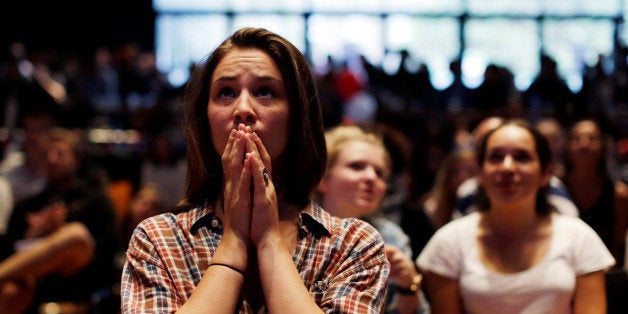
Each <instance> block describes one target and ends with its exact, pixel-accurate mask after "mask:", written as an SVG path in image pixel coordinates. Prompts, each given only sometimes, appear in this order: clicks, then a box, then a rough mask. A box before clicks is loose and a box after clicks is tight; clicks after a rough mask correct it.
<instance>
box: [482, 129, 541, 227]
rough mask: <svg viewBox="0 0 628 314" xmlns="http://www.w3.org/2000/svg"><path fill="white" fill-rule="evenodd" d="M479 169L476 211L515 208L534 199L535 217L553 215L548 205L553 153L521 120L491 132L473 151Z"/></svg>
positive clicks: (534, 130) (535, 130) (538, 133)
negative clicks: (503, 207)
mask: <svg viewBox="0 0 628 314" xmlns="http://www.w3.org/2000/svg"><path fill="white" fill-rule="evenodd" d="M476 156H477V162H478V165H480V175H479V178H480V182H481V183H480V189H479V190H478V195H477V200H476V202H477V204H478V210H480V211H488V210H490V209H491V208H493V207H495V206H503V205H505V204H506V206H511V205H516V204H518V203H521V202H525V201H526V200H528V199H530V197H533V198H534V206H535V211H536V213H537V215H540V216H544V215H548V214H549V213H551V212H552V210H553V207H552V206H551V205H550V204H549V203H548V201H547V193H548V189H549V178H550V176H551V173H552V152H551V149H550V146H549V143H548V141H547V138H546V137H545V136H544V135H543V134H541V133H540V132H539V131H538V130H537V129H536V128H535V127H534V126H532V125H531V124H530V123H528V122H527V121H524V120H519V119H517V120H508V121H506V122H504V123H503V124H501V125H500V126H498V127H497V128H495V129H493V130H492V131H490V132H489V133H488V134H487V135H486V136H485V137H484V138H483V139H482V141H481V142H480V143H479V145H478V147H477V151H476Z"/></svg>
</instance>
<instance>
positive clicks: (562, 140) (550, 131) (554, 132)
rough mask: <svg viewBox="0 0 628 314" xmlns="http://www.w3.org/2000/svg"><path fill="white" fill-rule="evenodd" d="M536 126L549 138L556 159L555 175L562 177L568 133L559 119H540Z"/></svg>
mask: <svg viewBox="0 0 628 314" xmlns="http://www.w3.org/2000/svg"><path fill="white" fill-rule="evenodd" d="M534 126H535V127H536V128H537V130H539V132H541V134H543V135H545V137H547V140H548V142H549V144H550V148H551V149H552V157H553V159H554V173H555V174H556V175H557V176H559V177H560V176H562V175H563V174H564V171H565V169H564V168H563V160H564V153H565V144H566V132H565V130H564V128H563V126H562V125H561V124H560V122H559V121H558V120H557V119H555V118H550V117H546V118H542V119H540V120H539V121H537V122H536V123H535V125H534Z"/></svg>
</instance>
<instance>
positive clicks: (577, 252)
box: [417, 120, 615, 313]
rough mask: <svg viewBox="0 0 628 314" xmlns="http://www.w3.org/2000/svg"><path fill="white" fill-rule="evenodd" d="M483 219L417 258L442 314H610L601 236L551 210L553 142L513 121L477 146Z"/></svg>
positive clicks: (447, 234) (454, 226) (463, 224)
mask: <svg viewBox="0 0 628 314" xmlns="http://www.w3.org/2000/svg"><path fill="white" fill-rule="evenodd" d="M477 158H478V164H479V165H480V166H481V169H480V174H479V180H480V192H479V194H478V198H477V199H478V209H479V211H478V212H475V213H473V214H470V215H468V216H465V217H462V218H460V219H458V220H454V221H452V222H450V223H449V224H447V225H445V226H444V227H442V228H441V229H439V230H438V231H437V233H436V234H435V235H434V236H433V237H432V238H431V239H430V241H429V243H428V244H427V246H426V247H425V249H424V250H423V251H422V252H421V254H420V256H419V257H418V259H417V264H418V266H419V268H420V269H421V271H422V273H424V275H425V289H426V293H427V297H428V300H429V302H430V306H431V308H432V311H433V313H463V312H470V313H495V312H496V311H497V312H499V313H606V298H605V297H606V296H605V287H604V271H605V270H607V269H608V268H609V267H610V266H612V265H614V263H615V260H614V259H613V257H612V255H611V254H610V252H609V251H608V250H607V249H606V247H605V246H604V243H603V242H602V241H601V239H600V238H599V236H598V235H597V234H596V233H595V232H594V231H593V229H591V228H590V227H589V226H588V225H587V224H585V223H584V222H582V221H581V220H580V219H579V218H576V217H570V216H566V215H558V214H555V213H554V209H553V208H552V207H551V205H549V204H548V203H547V201H546V197H545V194H546V193H547V188H548V183H549V180H550V176H551V173H552V167H551V160H552V159H551V152H550V148H549V145H548V143H547V140H546V139H545V138H544V137H543V136H542V135H541V134H540V133H539V132H538V131H536V130H535V129H534V128H533V127H531V126H530V125H529V124H528V123H526V122H525V121H522V120H512V121H508V122H506V123H504V124H503V125H501V126H499V127H498V128H496V129H494V130H493V131H491V132H490V133H488V134H487V136H486V137H485V138H484V139H483V141H482V142H481V143H480V145H478V151H477Z"/></svg>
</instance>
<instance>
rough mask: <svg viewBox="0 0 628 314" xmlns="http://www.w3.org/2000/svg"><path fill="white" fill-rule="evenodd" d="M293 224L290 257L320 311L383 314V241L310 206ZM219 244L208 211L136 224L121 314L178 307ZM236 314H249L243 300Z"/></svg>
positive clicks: (218, 228)
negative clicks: (295, 228) (294, 238)
mask: <svg viewBox="0 0 628 314" xmlns="http://www.w3.org/2000/svg"><path fill="white" fill-rule="evenodd" d="M298 226H299V227H298V230H299V232H298V237H299V238H298V241H297V247H296V250H295V251H294V253H293V255H292V258H293V260H294V263H295V265H296V266H297V269H298V271H299V273H300V275H301V279H302V280H303V283H304V285H305V286H306V287H307V289H308V290H309V291H310V293H311V296H312V298H313V299H314V300H315V301H316V303H317V304H318V305H319V306H320V307H321V309H323V310H324V311H325V312H327V313H381V312H382V310H383V306H384V301H385V300H386V288H387V280H388V274H389V271H390V268H389V267H390V266H389V264H388V262H387V260H386V254H385V252H384V240H383V238H382V236H381V235H380V234H379V233H378V232H377V231H376V230H375V229H374V228H373V227H372V226H371V225H370V224H368V223H366V222H364V221H361V220H357V219H352V218H348V219H340V218H337V217H333V216H331V215H330V214H329V213H327V212H326V211H324V210H323V209H322V208H321V207H320V206H318V205H316V204H315V203H312V206H308V207H307V209H305V210H304V211H303V212H302V213H301V215H300V217H299V225H298ZM221 238H222V223H221V222H220V220H219V219H218V217H216V216H215V212H214V211H213V210H212V209H211V208H194V209H191V210H189V211H187V212H183V213H180V214H177V215H174V214H171V213H166V214H162V215H158V216H154V217H151V218H149V219H147V220H145V221H144V222H142V223H141V224H140V225H139V226H138V227H137V228H136V229H135V232H134V234H133V237H132V238H131V241H130V243H129V248H128V250H127V260H126V263H125V265H124V270H123V274H122V287H121V289H122V291H121V298H122V311H123V313H170V312H175V311H176V310H177V309H179V308H180V307H181V306H182V305H183V304H184V303H185V302H186V300H187V299H188V298H189V297H190V295H191V294H192V291H194V288H195V287H196V285H197V284H198V283H199V281H200V280H201V278H202V277H203V275H204V274H205V271H206V269H207V267H208V266H209V263H210V261H211V259H212V256H213V254H214V253H215V252H216V248H217V247H218V244H219V243H220V239H221ZM217 297H219V296H218V295H217ZM239 312H240V313H252V310H251V307H250V306H249V305H248V303H247V302H246V300H244V301H243V302H242V304H241V305H240V310H239Z"/></svg>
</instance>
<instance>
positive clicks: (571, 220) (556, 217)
mask: <svg viewBox="0 0 628 314" xmlns="http://www.w3.org/2000/svg"><path fill="white" fill-rule="evenodd" d="M552 222H553V223H554V224H555V225H556V226H557V227H558V228H559V230H561V229H569V230H572V232H575V233H582V232H585V233H586V232H593V233H596V232H595V231H594V230H593V228H591V226H589V225H588V224H587V223H586V222H584V220H582V219H581V218H580V217H577V216H570V215H563V214H560V213H552ZM596 234H597V233H596Z"/></svg>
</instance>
